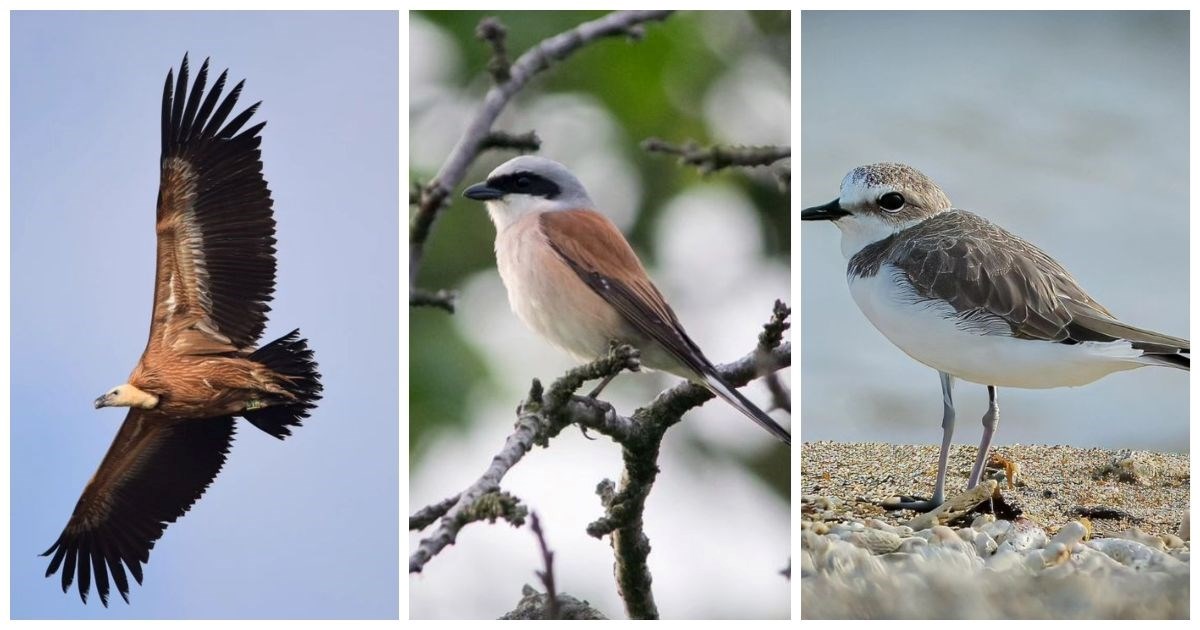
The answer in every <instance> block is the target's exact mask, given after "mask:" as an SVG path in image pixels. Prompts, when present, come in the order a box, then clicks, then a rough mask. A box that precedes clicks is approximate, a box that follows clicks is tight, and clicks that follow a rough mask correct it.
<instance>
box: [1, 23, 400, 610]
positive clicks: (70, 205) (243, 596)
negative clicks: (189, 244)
mask: <svg viewBox="0 0 1200 630" xmlns="http://www.w3.org/2000/svg"><path fill="white" fill-rule="evenodd" d="M11 26H12V91H11V98H12V155H11V157H12V182H13V184H12V261H11V262H12V355H11V361H12V363H11V364H12V367H13V369H12V408H11V417H12V428H11V432H12V433H11V437H12V442H11V444H12V471H11V473H12V478H11V479H12V488H11V490H12V495H11V496H12V499H11V514H12V529H11V559H12V560H11V585H12V586H11V598H12V599H11V601H12V615H13V617H16V618H41V617H56V618H62V617H67V618H71V617H105V618H128V617H152V618H154V617H170V618H244V617H249V618H254V617H274V618H296V617H301V618H303V617H333V618H356V617H368V618H379V617H385V618H388V617H390V618H395V617H396V616H397V614H398V600H397V597H398V592H399V591H398V578H399V575H398V574H399V569H398V547H397V528H398V526H399V523H398V513H399V510H398V505H397V502H398V499H397V497H398V485H397V484H398V461H397V458H398V449H397V444H398V442H397V440H398V434H397V430H398V410H397V396H396V383H397V369H398V368H397V345H398V344H397V342H398V339H397V334H398V328H397V324H396V322H397V317H398V313H397V307H398V303H399V300H398V296H397V293H396V292H397V286H398V277H397V255H398V254H397V242H398V241H397V234H398V224H397V221H398V217H399V199H398V198H397V190H398V186H397V177H398V171H399V164H398V151H397V140H396V138H397V135H398V134H397V132H398V129H397V114H398V111H399V109H398V107H399V104H398V88H397V71H398V68H397V63H398V46H397V33H398V19H397V14H396V13H394V12H375V13H370V12H355V13H281V12H275V13H266V12H236V13H216V12H214V13H193V12H162V13H130V12H108V13H68V12H52V13H50V12H47V13H29V12H22V13H15V14H13V16H12V22H11ZM185 51H189V52H190V53H191V60H192V64H193V69H196V68H198V67H199V65H200V62H201V61H203V59H204V57H205V56H211V57H212V64H213V70H214V73H213V74H214V75H215V74H216V72H219V71H220V70H221V69H224V68H229V69H230V76H229V78H230V82H231V83H232V82H233V81H236V80H239V79H242V78H245V79H246V87H245V90H244V92H243V98H242V101H241V103H242V104H244V105H249V104H250V103H253V102H254V101H257V100H262V101H263V105H262V107H261V109H260V110H259V113H258V114H257V115H256V117H255V120H266V121H268V124H267V126H266V128H265V129H264V131H263V134H262V135H263V160H264V164H265V166H264V170H265V174H266V179H267V181H268V184H269V186H270V188H271V191H272V196H273V198H274V200H275V212H276V220H277V221H278V239H279V245H278V250H279V253H278V261H279V271H278V274H277V290H276V297H275V300H274V302H273V303H272V311H271V319H270V323H269V324H268V327H267V331H266V333H265V335H264V340H266V339H273V338H275V337H277V336H280V335H282V334H284V333H286V332H288V331H289V330H291V329H292V328H294V327H299V328H300V329H301V331H302V332H303V333H304V335H305V336H306V337H308V339H309V340H310V342H311V345H312V347H313V348H314V349H315V351H316V357H317V360H318V361H319V362H320V365H321V372H322V373H323V374H324V379H323V381H324V384H325V399H324V400H323V401H321V404H320V406H319V408H318V409H317V410H316V411H315V412H314V414H313V417H312V418H311V419H309V420H308V421H307V422H306V425H305V426H304V427H301V428H300V429H299V430H297V431H296V433H295V435H293V436H292V437H291V438H289V439H287V440H286V441H284V442H278V441H277V440H275V439H273V438H271V437H269V436H266V435H265V434H263V433H261V432H259V431H257V430H255V429H254V428H253V427H251V426H249V425H248V424H246V423H244V422H239V427H238V437H237V439H236V441H235V443H234V447H233V449H232V452H231V454H230V457H229V461H228V463H227V464H226V465H225V468H224V470H223V471H222V472H221V474H220V475H219V476H218V477H217V480H216V482H215V483H214V484H213V486H212V487H211V488H210V489H209V490H208V492H207V493H206V494H205V496H204V497H203V498H202V499H201V500H200V501H199V502H198V503H197V504H196V505H195V506H194V507H193V508H192V510H191V512H189V513H188V514H187V515H186V516H185V517H184V518H182V519H181V520H180V521H179V522H177V523H175V524H173V525H171V526H170V527H169V528H168V529H167V532H166V534H165V535H164V536H163V538H162V539H161V540H160V541H159V543H158V544H157V546H156V548H155V549H154V551H153V552H152V555H151V559H150V563H149V565H147V567H146V570H145V585H144V586H141V587H138V586H136V585H135V586H134V587H133V588H132V591H131V595H130V598H131V600H132V605H129V606H127V605H126V604H125V603H124V602H123V601H121V600H120V598H119V597H118V596H117V595H116V594H115V593H114V595H113V601H112V602H111V603H110V607H109V608H108V609H107V610H106V609H104V608H102V607H101V606H100V603H99V601H98V598H96V595H95V592H94V591H93V593H92V597H91V598H90V603H89V604H88V605H87V606H86V607H85V606H83V605H82V604H81V603H80V601H79V597H78V595H77V593H75V591H74V589H72V591H71V592H70V593H69V594H67V595H64V594H63V593H62V592H61V590H60V589H59V584H58V578H57V576H56V577H55V578H53V579H46V578H44V577H43V573H44V572H45V569H46V558H41V557H38V555H37V554H39V553H41V552H42V551H43V550H45V549H46V548H47V547H48V546H49V545H50V544H51V543H52V542H53V541H54V539H55V538H56V537H57V536H58V534H59V532H60V530H61V528H62V527H63V525H65V524H66V521H67V518H68V517H69V515H70V513H71V510H72V508H73V506H74V504H75V501H76V499H77V498H78V496H79V493H80V491H81V490H82V488H83V485H84V483H85V482H86V481H87V479H88V477H89V476H90V475H91V474H92V472H93V471H94V470H95V468H96V466H97V465H98V464H99V462H100V459H101V457H102V456H103V454H104V452H105V450H106V449H107V448H108V446H109V443H110V441H111V440H112V437H113V435H114V434H115V432H116V430H117V427H118V426H119V424H120V422H121V420H122V418H123V417H124V414H123V412H122V411H120V410H111V409H106V410H101V411H95V410H93V409H92V405H91V401H92V399H93V398H95V397H96V396H97V395H98V394H100V393H102V392H103V391H105V389H107V388H109V387H111V386H113V385H115V384H118V383H121V382H123V381H124V380H125V379H126V377H127V376H128V374H129V371H130V370H131V369H132V368H133V366H134V364H135V362H136V361H137V359H138V356H139V355H140V353H141V351H142V349H143V346H144V344H145V338H146V331H147V328H148V326H149V314H150V301H151V294H152V282H153V274H154V246H155V241H154V202H155V194H156V191H157V186H158V165H157V161H158V155H159V118H158V116H159V101H160V97H161V93H162V84H163V79H164V77H165V75H166V73H167V70H168V69H170V68H172V67H177V66H178V64H179V61H180V59H181V58H182V56H183V53H184V52H185Z"/></svg>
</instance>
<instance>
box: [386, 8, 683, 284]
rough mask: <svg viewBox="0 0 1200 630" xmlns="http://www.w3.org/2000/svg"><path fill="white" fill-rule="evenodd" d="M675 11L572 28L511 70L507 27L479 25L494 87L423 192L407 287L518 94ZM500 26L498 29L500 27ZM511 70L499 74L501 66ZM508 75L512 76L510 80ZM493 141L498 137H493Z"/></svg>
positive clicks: (630, 14)
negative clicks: (438, 223) (590, 50)
mask: <svg viewBox="0 0 1200 630" xmlns="http://www.w3.org/2000/svg"><path fill="white" fill-rule="evenodd" d="M670 14H671V11H617V12H614V13H610V14H608V15H606V16H604V17H602V18H599V19H596V20H592V21H591V22H585V23H583V24H580V25H579V26H576V27H575V28H573V29H570V30H568V31H565V32H563V33H560V34H558V35H555V36H554V37H551V38H549V39H545V40H542V41H541V42H540V43H538V44H537V45H536V46H534V47H533V48H531V49H529V50H528V51H526V52H525V53H524V54H522V55H521V56H520V57H519V58H517V60H516V61H515V62H513V64H512V65H511V66H508V65H507V63H505V60H506V59H507V51H506V49H505V48H504V35H503V27H499V23H498V22H495V20H494V18H488V19H487V20H484V23H487V22H488V20H491V21H492V22H495V23H494V24H490V25H488V26H486V27H485V26H484V23H481V24H480V30H479V31H478V32H479V33H480V36H481V37H483V39H484V40H485V41H487V42H488V44H489V45H490V46H491V47H492V60H491V62H489V65H488V70H489V72H490V73H491V75H492V77H493V80H494V81H495V84H494V85H493V86H492V87H491V89H489V90H488V93H487V95H486V96H485V97H484V100H483V105H482V106H481V107H480V109H479V112H478V113H477V114H476V115H475V117H474V118H473V119H471V121H470V122H469V123H467V127H466V129H465V130H464V131H463V135H462V137H461V138H460V139H459V141H458V144H456V145H455V147H454V149H453V150H452V151H451V152H450V155H449V156H448V157H447V158H446V161H445V162H444V163H442V167H441V169H439V170H438V173H437V175H436V176H434V178H433V179H432V180H431V181H430V182H428V183H427V184H425V185H424V186H423V187H422V188H421V192H420V195H419V198H418V200H417V203H416V206H417V210H416V213H415V214H414V215H413V218H412V221H411V223H410V227H409V240H408V243H409V254H408V256H409V259H408V284H409V287H410V288H415V287H416V286H417V285H416V280H417V275H418V274H419V273H420V271H421V260H422V259H423V257H424V255H425V241H426V240H428V238H429V234H430V231H431V230H432V229H433V223H434V220H435V219H436V218H437V216H438V213H440V212H441V211H442V209H443V208H444V207H445V206H446V203H447V200H448V199H449V197H450V193H451V191H452V190H453V189H454V188H455V187H457V186H458V185H459V183H460V182H462V178H463V177H464V176H465V175H466V173H467V169H468V168H470V166H471V163H472V162H474V161H475V158H476V157H478V156H479V153H480V152H481V151H483V150H484V149H485V148H486V147H485V141H486V140H487V139H488V138H489V136H491V134H492V125H493V124H495V122H496V118H498V117H499V116H500V112H501V111H502V110H503V109H504V107H505V105H507V104H508V102H509V101H510V100H511V99H512V97H513V95H515V94H516V93H517V92H519V91H521V89H522V88H524V87H525V86H526V85H527V84H528V83H529V81H530V79H532V78H533V77H534V76H535V75H537V74H538V73H539V72H542V71H543V70H546V69H547V68H549V67H550V66H551V64H552V63H554V62H556V61H561V60H563V59H565V58H567V57H568V56H570V55H571V54H572V53H574V52H575V51H577V50H579V49H580V48H582V47H584V46H586V45H588V44H590V43H592V42H594V41H596V40H599V39H603V38H605V37H611V36H615V35H631V36H634V37H638V36H640V33H641V31H640V26H641V25H642V24H643V23H645V22H650V21H658V20H663V19H665V18H666V17H667V16H668V15H670ZM497 27H499V29H498V28H497ZM502 65H503V66H506V67H507V72H503V71H500V67H501V66H502ZM505 75H507V76H505ZM491 137H492V138H493V139H494V138H495V136H491Z"/></svg>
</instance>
